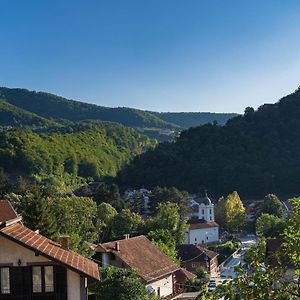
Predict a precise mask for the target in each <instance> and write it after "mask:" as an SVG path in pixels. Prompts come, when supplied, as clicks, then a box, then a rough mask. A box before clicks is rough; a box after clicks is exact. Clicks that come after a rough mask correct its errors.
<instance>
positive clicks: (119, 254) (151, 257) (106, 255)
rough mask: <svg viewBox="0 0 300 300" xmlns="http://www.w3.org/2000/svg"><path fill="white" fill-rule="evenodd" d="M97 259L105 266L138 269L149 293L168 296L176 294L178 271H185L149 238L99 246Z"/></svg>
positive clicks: (124, 240)
mask: <svg viewBox="0 0 300 300" xmlns="http://www.w3.org/2000/svg"><path fill="white" fill-rule="evenodd" d="M95 250H96V254H95V257H96V259H97V260H99V261H101V264H102V266H103V267H107V266H115V267H119V268H132V269H135V270H136V271H137V272H138V274H139V276H140V277H141V278H142V280H143V281H144V282H145V284H146V288H147V290H148V291H149V292H155V293H156V294H157V295H159V296H160V297H167V296H170V295H172V294H173V293H174V292H175V283H176V272H177V271H179V270H180V269H181V268H180V267H179V266H177V265H176V264H175V263H174V262H173V261H172V260H171V259H169V258H168V257H167V256H166V255H165V254H164V253H163V252H162V251H161V250H159V249H158V248H157V247H155V246H154V245H153V244H152V242H150V241H149V240H148V239H147V238H146V237H145V236H143V235H142V236H137V237H132V238H129V236H128V235H126V236H125V239H123V240H118V241H113V242H108V243H104V244H98V245H97V246H96V249H95Z"/></svg>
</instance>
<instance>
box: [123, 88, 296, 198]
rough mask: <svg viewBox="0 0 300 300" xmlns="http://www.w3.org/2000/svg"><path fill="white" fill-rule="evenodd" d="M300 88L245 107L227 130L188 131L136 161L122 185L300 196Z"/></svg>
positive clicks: (206, 127)
mask: <svg viewBox="0 0 300 300" xmlns="http://www.w3.org/2000/svg"><path fill="white" fill-rule="evenodd" d="M299 115H300V90H299V89H298V90H296V91H295V92H294V93H292V94H290V95H288V96H286V97H284V98H282V99H281V100H280V101H278V102H277V103H275V104H265V105H262V106H261V107H259V108H258V109H257V110H256V111H255V110H254V109H253V108H250V107H248V108H246V110H245V114H244V115H242V116H238V117H235V118H233V119H231V120H229V121H228V122H227V124H226V125H225V126H218V125H217V124H206V125H203V126H199V127H194V128H190V129H188V130H186V131H183V132H182V133H181V135H180V137H178V138H177V140H176V141H175V142H167V143H161V144H160V145H158V147H156V148H155V149H153V150H151V151H148V152H147V153H144V154H142V155H140V156H138V157H136V158H135V159H134V160H133V161H132V163H131V164H129V165H127V166H126V167H125V168H124V169H123V170H122V171H121V172H120V173H119V174H118V180H119V182H120V183H122V184H124V185H126V186H131V187H139V186H145V187H148V188H151V187H154V186H156V185H161V186H176V187H178V188H180V189H183V190H187V191H190V192H199V191H201V189H203V188H207V189H209V190H210V191H211V192H214V193H215V194H216V195H222V194H227V193H229V192H230V191H233V190H238V191H239V193H240V194H241V195H243V196H247V197H256V196H257V197H260V196H262V195H265V194H267V193H270V192H273V193H276V194H279V195H287V194H297V195H299V193H300V185H299V180H298V178H299V173H300V118H299Z"/></svg>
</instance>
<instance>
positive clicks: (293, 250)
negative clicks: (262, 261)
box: [283, 198, 300, 298]
mask: <svg viewBox="0 0 300 300" xmlns="http://www.w3.org/2000/svg"><path fill="white" fill-rule="evenodd" d="M290 202H291V204H292V213H291V215H290V218H289V220H288V226H287V228H286V229H285V231H284V240H285V242H284V244H283V250H284V252H285V253H286V254H287V257H288V258H289V260H290V262H291V263H292V265H293V266H294V268H295V275H296V276H295V277H294V281H293V283H294V285H292V286H290V287H289V292H290V293H293V294H295V295H296V296H297V297H298V298H300V218H299V216H300V198H293V199H291V200H290Z"/></svg>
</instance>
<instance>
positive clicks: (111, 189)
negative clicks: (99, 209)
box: [94, 183, 123, 211]
mask: <svg viewBox="0 0 300 300" xmlns="http://www.w3.org/2000/svg"><path fill="white" fill-rule="evenodd" d="M94 200H95V201H96V202H97V203H98V204H100V203H102V202H106V203H109V204H111V205H112V206H113V207H114V208H115V209H116V210H118V211H120V210H121V209H122V207H123V203H122V200H121V196H120V191H119V187H118V186H117V185H116V184H111V185H109V184H106V183H100V184H99V185H98V186H97V188H96V191H95V193H94Z"/></svg>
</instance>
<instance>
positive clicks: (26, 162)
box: [0, 124, 153, 180]
mask: <svg viewBox="0 0 300 300" xmlns="http://www.w3.org/2000/svg"><path fill="white" fill-rule="evenodd" d="M151 145H153V142H151V141H150V139H149V138H148V137H146V136H142V135H140V134H139V133H137V132H136V131H134V130H133V129H130V128H126V127H124V126H121V125H112V124H102V125H100V124H78V125H74V126H70V127H64V128H62V129H56V130H53V131H52V132H46V133H36V132H32V131H31V130H24V129H15V130H6V131H2V132H0V166H1V167H2V168H3V169H4V171H5V172H7V173H8V174H11V175H13V174H15V175H22V176H23V175H24V176H27V177H28V176H38V177H40V178H43V177H49V176H51V175H53V176H56V177H60V178H61V177H63V176H65V175H70V176H72V177H77V176H79V177H83V178H88V177H91V178H93V179H94V180H97V179H99V178H102V177H104V176H114V175H115V174H116V172H117V171H118V170H119V169H120V168H121V166H122V165H123V164H124V163H125V162H126V161H128V160H129V159H130V158H132V157H133V156H134V155H136V154H139V153H141V152H143V151H144V150H145V149H146V148H147V147H150V146H151Z"/></svg>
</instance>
